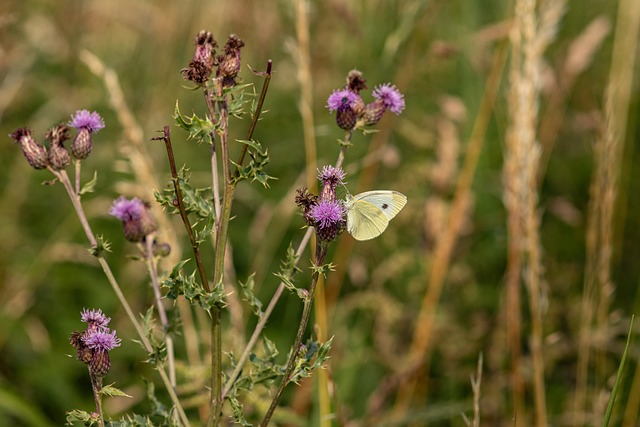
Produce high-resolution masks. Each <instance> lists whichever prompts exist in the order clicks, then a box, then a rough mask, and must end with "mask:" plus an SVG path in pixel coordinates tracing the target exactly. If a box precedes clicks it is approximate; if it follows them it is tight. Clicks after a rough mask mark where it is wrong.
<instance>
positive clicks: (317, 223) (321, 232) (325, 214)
mask: <svg viewBox="0 0 640 427" xmlns="http://www.w3.org/2000/svg"><path fill="white" fill-rule="evenodd" d="M344 215H345V207H344V205H343V204H342V203H341V202H340V201H338V200H335V199H333V200H331V199H329V200H325V199H321V200H320V202H319V203H318V204H317V205H315V206H313V207H312V208H311V211H310V217H311V218H312V219H313V221H314V227H315V229H316V235H317V236H318V238H319V239H320V240H324V241H327V242H329V241H331V240H334V239H335V238H336V237H338V235H339V234H340V233H341V232H342V230H344V226H345V224H346V221H345V219H344Z"/></svg>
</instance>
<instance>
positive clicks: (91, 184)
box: [79, 171, 98, 196]
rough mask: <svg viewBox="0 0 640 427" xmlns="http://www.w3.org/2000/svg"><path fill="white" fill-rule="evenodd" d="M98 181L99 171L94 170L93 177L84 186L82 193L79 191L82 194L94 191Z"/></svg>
mask: <svg viewBox="0 0 640 427" xmlns="http://www.w3.org/2000/svg"><path fill="white" fill-rule="evenodd" d="M97 183H98V171H94V172H93V179H92V180H91V181H89V182H87V183H86V184H85V185H83V186H82V189H81V190H80V193H79V194H80V196H82V195H83V194H87V193H93V192H94V191H95V189H96V184H97Z"/></svg>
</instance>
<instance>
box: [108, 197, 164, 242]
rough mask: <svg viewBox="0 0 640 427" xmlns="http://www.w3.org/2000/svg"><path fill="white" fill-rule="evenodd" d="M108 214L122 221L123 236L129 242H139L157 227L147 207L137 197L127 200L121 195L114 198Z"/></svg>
mask: <svg viewBox="0 0 640 427" xmlns="http://www.w3.org/2000/svg"><path fill="white" fill-rule="evenodd" d="M109 214H110V215H112V216H115V217H116V218H118V219H119V220H120V221H122V228H123V232H124V237H125V238H126V239H127V240H129V241H130V242H140V241H142V239H143V238H144V237H145V236H147V235H149V234H151V233H153V232H154V231H156V230H157V229H158V224H157V223H156V220H155V219H154V218H153V216H152V215H151V212H149V207H148V206H147V205H146V204H145V203H143V202H142V200H140V199H138V198H137V197H134V198H133V199H131V200H127V199H126V198H125V197H124V196H121V197H119V198H118V199H116V200H114V202H113V205H112V206H111V208H110V209H109Z"/></svg>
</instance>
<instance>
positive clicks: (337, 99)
mask: <svg viewBox="0 0 640 427" xmlns="http://www.w3.org/2000/svg"><path fill="white" fill-rule="evenodd" d="M357 102H358V94H356V93H354V92H352V91H350V90H348V89H337V90H334V91H333V93H332V94H331V95H330V96H329V99H327V108H328V109H329V111H330V112H334V111H344V110H347V109H351V108H353V106H354V105H355V104H356V103H357Z"/></svg>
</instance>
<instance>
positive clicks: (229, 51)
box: [216, 34, 244, 87]
mask: <svg viewBox="0 0 640 427" xmlns="http://www.w3.org/2000/svg"><path fill="white" fill-rule="evenodd" d="M242 47H244V41H242V39H241V38H240V37H238V36H236V35H235V34H231V35H229V38H228V39H227V43H226V44H225V45H224V55H220V56H219V57H218V70H217V71H216V76H217V77H221V78H222V86H223V87H233V86H235V85H236V77H237V76H238V73H239V72H240V49H241V48H242Z"/></svg>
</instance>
